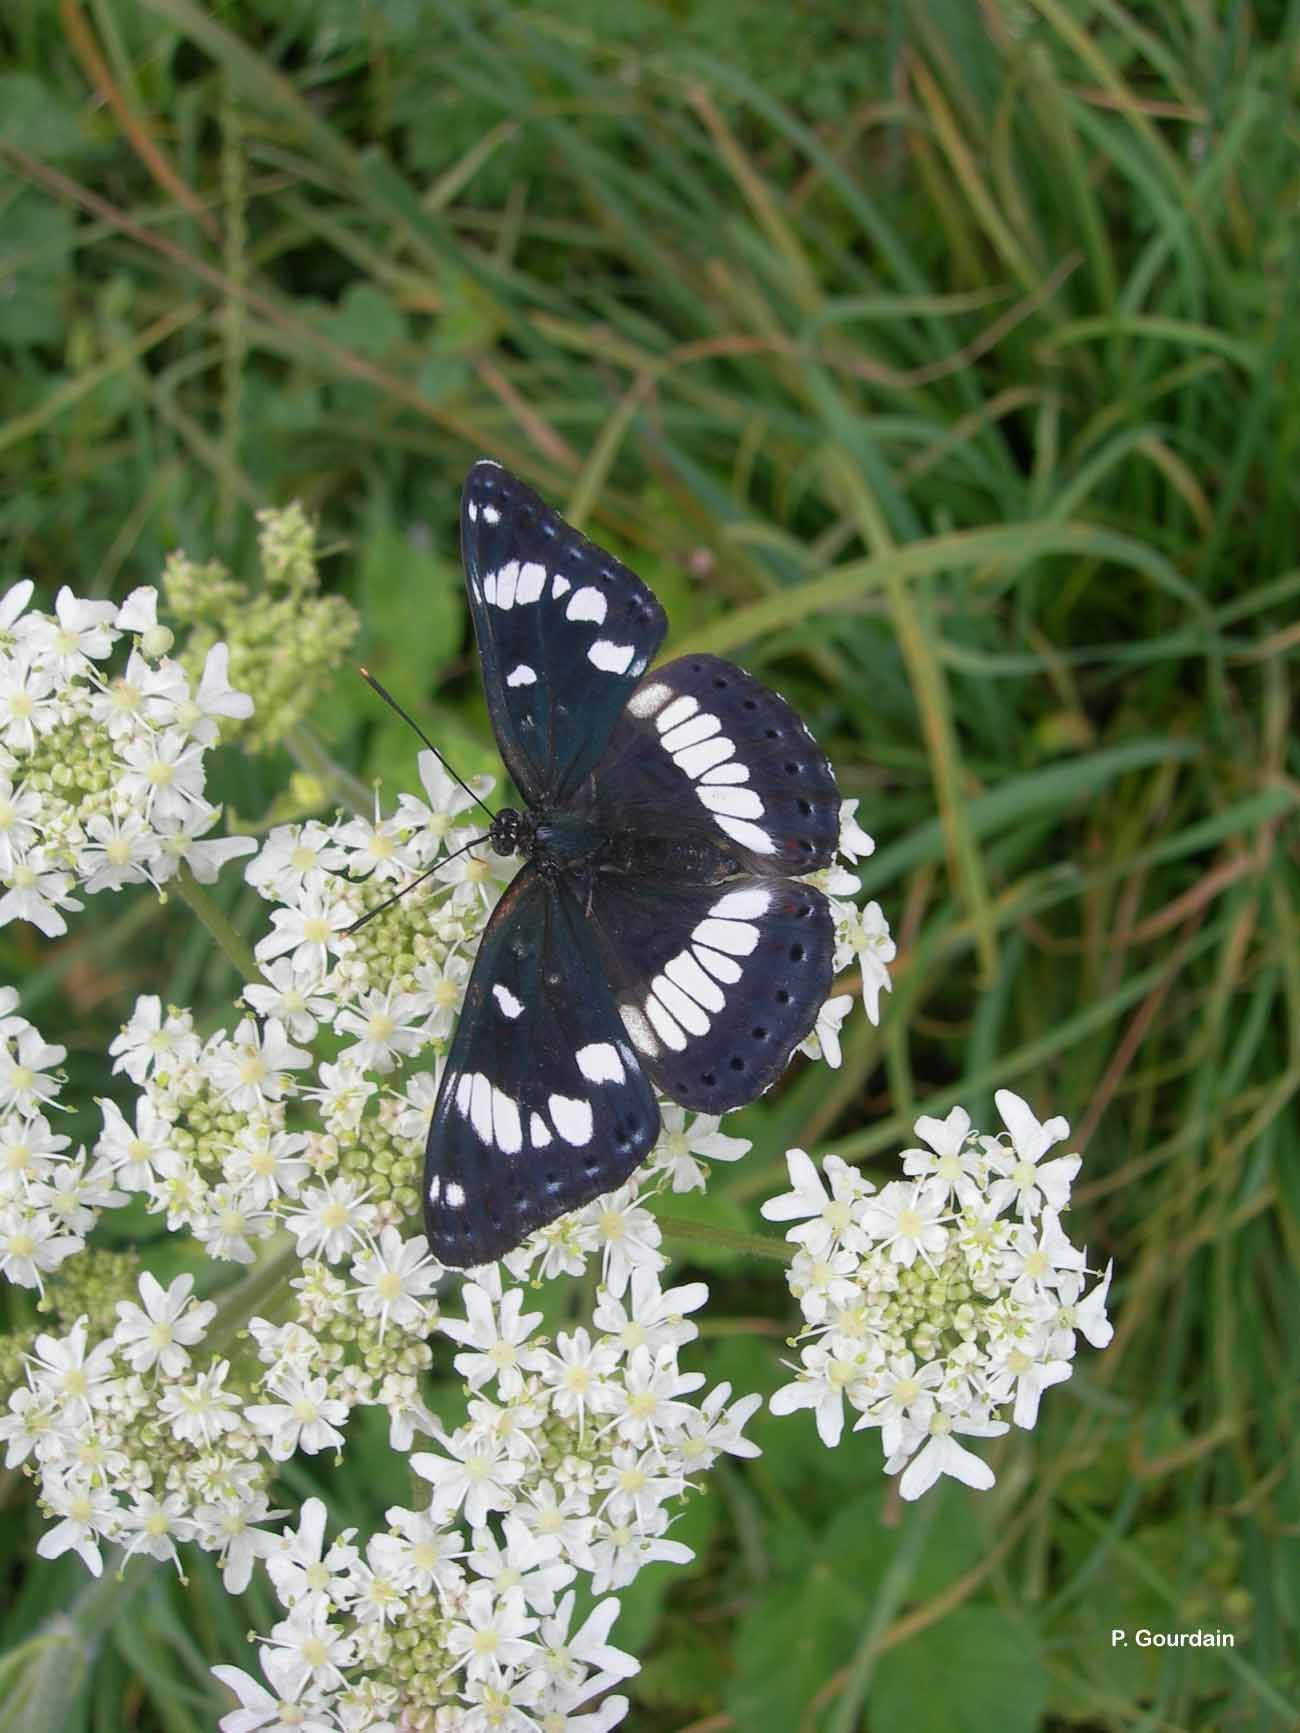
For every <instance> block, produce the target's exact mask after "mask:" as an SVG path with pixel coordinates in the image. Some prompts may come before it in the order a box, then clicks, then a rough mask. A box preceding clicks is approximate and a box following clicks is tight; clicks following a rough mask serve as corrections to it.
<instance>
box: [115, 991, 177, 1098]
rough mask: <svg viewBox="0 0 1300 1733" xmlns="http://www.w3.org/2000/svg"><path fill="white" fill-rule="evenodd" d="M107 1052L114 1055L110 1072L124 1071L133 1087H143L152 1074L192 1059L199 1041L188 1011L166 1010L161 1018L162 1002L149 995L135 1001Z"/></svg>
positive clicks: (154, 995)
mask: <svg viewBox="0 0 1300 1733" xmlns="http://www.w3.org/2000/svg"><path fill="white" fill-rule="evenodd" d="M108 1050H109V1052H110V1053H111V1054H113V1055H114V1059H115V1062H114V1065H113V1069H114V1071H125V1072H126V1074H127V1076H128V1077H129V1078H130V1079H131V1081H132V1082H133V1083H139V1084H143V1083H144V1082H145V1081H146V1080H147V1079H148V1077H149V1076H150V1074H151V1073H152V1072H156V1071H160V1070H161V1071H169V1070H171V1069H172V1068H173V1067H174V1066H176V1065H178V1064H187V1063H189V1062H190V1061H191V1060H193V1059H194V1058H196V1057H197V1055H198V1051H199V1041H198V1037H197V1036H196V1035H195V1033H194V1026H193V1020H192V1018H191V1017H190V1014H189V1012H188V1011H186V1012H183V1013H179V1012H175V1011H172V1010H170V1009H169V1010H168V1014H167V1016H166V1017H165V1018H164V1017H163V1014H162V1001H161V1000H160V999H159V998H158V997H157V995H156V994H152V993H149V994H144V995H143V996H142V997H140V998H139V999H137V1000H136V1002H135V1010H134V1011H133V1012H132V1013H131V1019H130V1021H129V1022H128V1023H124V1024H123V1025H122V1031H121V1033H120V1034H119V1035H115V1036H114V1037H113V1040H112V1041H111V1042H110V1043H109V1048H108Z"/></svg>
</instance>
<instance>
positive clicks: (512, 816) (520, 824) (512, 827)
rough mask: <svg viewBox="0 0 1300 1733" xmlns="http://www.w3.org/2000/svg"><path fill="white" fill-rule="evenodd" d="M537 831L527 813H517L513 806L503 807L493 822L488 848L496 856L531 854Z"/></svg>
mask: <svg viewBox="0 0 1300 1733" xmlns="http://www.w3.org/2000/svg"><path fill="white" fill-rule="evenodd" d="M535 829H536V826H535V825H534V823H533V821H532V819H531V818H530V817H529V816H528V814H527V813H524V812H517V811H516V810H515V808H514V807H513V806H503V807H502V808H501V810H500V812H498V813H497V814H496V816H495V817H494V818H493V820H492V828H491V830H490V831H489V832H488V846H489V847H490V848H491V849H492V851H493V853H494V854H500V855H512V854H531V853H532V852H533V832H534V830H535Z"/></svg>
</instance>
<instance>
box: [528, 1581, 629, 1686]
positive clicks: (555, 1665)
mask: <svg viewBox="0 0 1300 1733" xmlns="http://www.w3.org/2000/svg"><path fill="white" fill-rule="evenodd" d="M574 1604H575V1597H574V1595H573V1594H572V1593H570V1594H567V1595H565V1597H564V1599H563V1600H562V1601H561V1602H560V1604H559V1606H558V1607H557V1608H556V1610H555V1613H554V1616H553V1617H551V1618H546V1619H543V1620H542V1622H541V1624H540V1625H539V1626H538V1630H537V1644H538V1647H540V1649H541V1650H542V1654H541V1656H540V1658H539V1667H540V1669H541V1675H542V1677H544V1678H545V1680H546V1683H547V1684H549V1685H580V1684H581V1683H582V1682H583V1672H584V1670H585V1669H587V1668H590V1669H591V1670H592V1671H593V1672H596V1673H598V1674H603V1675H604V1676H605V1677H606V1679H607V1680H614V1679H630V1678H631V1677H632V1676H633V1674H634V1673H639V1672H640V1671H641V1663H640V1662H639V1661H638V1660H635V1659H634V1658H633V1657H632V1656H631V1655H628V1654H625V1653H624V1652H623V1650H622V1649H616V1648H614V1646H613V1645H612V1644H611V1643H610V1642H609V1641H608V1638H609V1633H610V1631H611V1630H612V1629H613V1627H614V1623H615V1621H616V1620H617V1618H618V1612H619V1606H618V1602H617V1601H616V1600H612V1599H611V1600H607V1601H600V1602H599V1603H598V1604H597V1605H596V1606H594V1607H593V1608H592V1610H591V1612H590V1613H589V1614H588V1615H587V1618H586V1620H585V1622H584V1623H583V1624H582V1625H581V1626H579V1628H578V1629H577V1630H576V1631H574V1632H573V1633H572V1634H570V1632H569V1626H570V1625H571V1624H572V1623H573V1609H574Z"/></svg>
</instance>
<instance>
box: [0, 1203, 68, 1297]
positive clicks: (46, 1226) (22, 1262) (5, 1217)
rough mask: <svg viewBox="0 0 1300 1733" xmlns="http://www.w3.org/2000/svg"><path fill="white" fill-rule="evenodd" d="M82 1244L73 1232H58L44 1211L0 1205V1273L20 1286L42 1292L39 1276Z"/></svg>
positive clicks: (55, 1268) (47, 1271) (55, 1265)
mask: <svg viewBox="0 0 1300 1733" xmlns="http://www.w3.org/2000/svg"><path fill="white" fill-rule="evenodd" d="M81 1247H82V1241H81V1240H80V1239H78V1238H77V1237H76V1235H74V1234H64V1233H60V1232H59V1224H58V1223H57V1222H56V1221H54V1220H52V1219H51V1218H50V1217H48V1216H46V1215H44V1214H41V1213H34V1212H32V1211H29V1210H20V1209H18V1208H16V1207H15V1206H13V1205H8V1206H5V1207H3V1208H0V1276H3V1277H4V1278H5V1280H6V1281H9V1282H14V1283H16V1284H17V1286H18V1287H20V1288H36V1289H39V1290H41V1291H42V1292H43V1291H44V1286H45V1284H44V1283H43V1282H42V1280H41V1277H42V1276H43V1275H48V1274H49V1272H50V1271H51V1270H57V1269H58V1267H59V1265H60V1264H61V1263H63V1262H64V1261H65V1260H66V1259H68V1258H70V1257H71V1256H72V1255H73V1253H74V1252H79V1251H80V1250H81Z"/></svg>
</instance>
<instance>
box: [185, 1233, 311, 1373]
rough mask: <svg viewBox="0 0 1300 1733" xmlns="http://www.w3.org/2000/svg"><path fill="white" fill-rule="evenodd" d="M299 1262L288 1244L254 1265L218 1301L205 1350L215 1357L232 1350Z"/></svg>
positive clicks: (296, 1254)
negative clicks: (231, 1345) (244, 1329)
mask: <svg viewBox="0 0 1300 1733" xmlns="http://www.w3.org/2000/svg"><path fill="white" fill-rule="evenodd" d="M297 1262H298V1252H297V1248H296V1247H295V1246H294V1244H293V1242H292V1241H288V1242H287V1243H286V1244H284V1245H282V1246H281V1247H280V1248H279V1250H278V1251H274V1252H269V1253H268V1254H267V1256H266V1257H265V1259H264V1260H262V1261H261V1262H259V1263H257V1264H254V1266H253V1268H252V1269H251V1270H250V1271H249V1272H248V1274H247V1275H246V1276H245V1277H244V1279H243V1281H241V1282H235V1283H234V1284H232V1286H231V1287H229V1288H227V1289H226V1291H225V1294H224V1295H223V1296H222V1297H221V1298H219V1299H218V1300H217V1315H216V1317H215V1318H214V1319H213V1320H212V1326H211V1328H210V1329H209V1330H208V1332H207V1335H206V1337H205V1338H204V1346H205V1347H206V1348H209V1349H211V1351H212V1352H213V1353H214V1354H217V1353H222V1352H225V1351H226V1350H228V1349H229V1346H230V1344H231V1342H232V1341H233V1340H234V1339H235V1337H236V1335H237V1334H238V1333H239V1331H240V1330H241V1329H242V1328H243V1326H244V1325H245V1324H246V1323H247V1322H248V1320H249V1319H250V1318H251V1317H252V1316H253V1314H254V1312H256V1311H259V1310H260V1309H261V1308H262V1307H263V1306H264V1305H265V1304H266V1302H267V1300H268V1299H269V1298H270V1297H271V1295H272V1294H274V1293H275V1291H276V1289H277V1288H278V1287H279V1286H280V1284H281V1282H282V1281H283V1279H284V1277H285V1276H286V1275H287V1273H288V1272H289V1271H290V1270H291V1269H292V1268H293V1267H294V1265H295V1264H296V1263H297Z"/></svg>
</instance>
